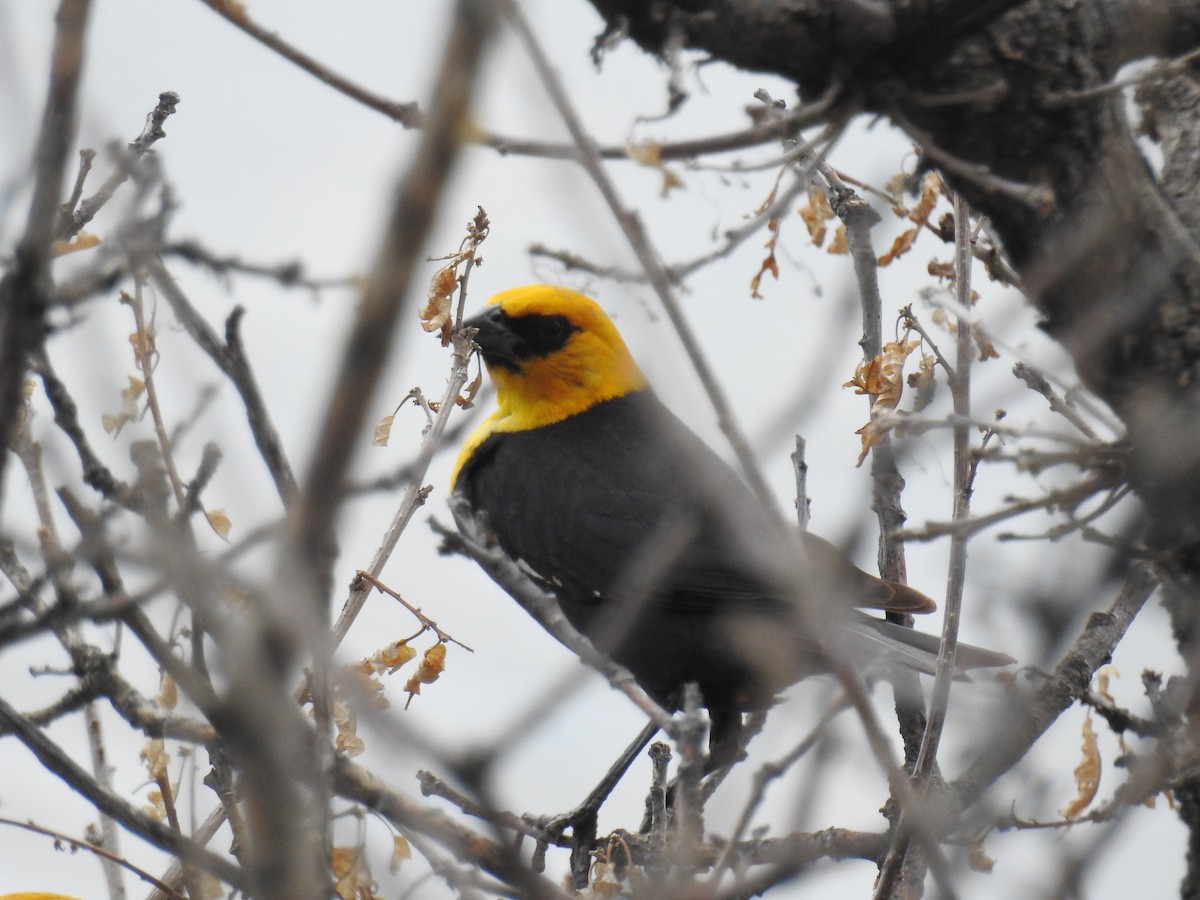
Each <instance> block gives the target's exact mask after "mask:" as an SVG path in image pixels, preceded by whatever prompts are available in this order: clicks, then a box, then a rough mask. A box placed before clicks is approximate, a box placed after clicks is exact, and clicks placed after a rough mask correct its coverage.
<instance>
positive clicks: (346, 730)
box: [333, 701, 367, 756]
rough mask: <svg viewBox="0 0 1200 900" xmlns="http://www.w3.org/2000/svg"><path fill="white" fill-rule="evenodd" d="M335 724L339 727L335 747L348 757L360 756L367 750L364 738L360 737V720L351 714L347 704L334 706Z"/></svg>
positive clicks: (339, 703) (337, 703)
mask: <svg viewBox="0 0 1200 900" xmlns="http://www.w3.org/2000/svg"><path fill="white" fill-rule="evenodd" d="M333 722H334V725H335V726H336V727H337V736H336V738H335V739H334V745H335V746H336V747H337V749H338V750H339V751H340V752H341V753H345V754H346V755H347V756H358V755H359V754H360V753H362V752H363V751H364V750H366V749H367V745H366V744H364V743H363V741H362V738H360V737H359V736H358V719H357V718H356V717H355V716H353V715H352V714H351V713H350V710H349V708H348V707H347V706H346V704H345V703H342V702H340V701H339V702H336V703H334V704H333Z"/></svg>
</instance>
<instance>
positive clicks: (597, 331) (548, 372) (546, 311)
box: [452, 284, 646, 483]
mask: <svg viewBox="0 0 1200 900" xmlns="http://www.w3.org/2000/svg"><path fill="white" fill-rule="evenodd" d="M488 307H489V308H488V309H486V310H485V311H484V312H482V313H480V314H479V315H477V316H475V317H474V318H472V319H470V320H468V321H467V322H464V323H463V324H464V325H466V326H468V327H471V328H477V329H478V333H477V334H476V336H475V343H476V344H478V345H479V348H480V351H481V353H482V355H483V361H484V364H485V365H487V369H488V374H489V375H491V376H492V381H493V382H494V383H495V385H496V399H497V402H498V407H499V408H498V409H497V410H496V411H495V412H494V413H492V415H491V416H489V417H488V418H487V419H486V420H485V421H484V422H483V423H482V424H481V425H480V427H479V428H478V429H476V431H475V432H474V433H473V434H472V435H471V436H470V437H469V438H468V439H467V443H466V445H465V446H464V447H463V449H462V453H461V454H459V458H458V462H457V463H456V464H455V467H454V475H453V478H457V477H458V472H459V470H460V469H461V468H462V466H463V464H464V463H465V462H466V461H467V459H469V458H470V456H471V454H472V453H473V452H474V451H475V449H476V448H477V447H478V446H479V445H480V444H481V443H483V441H484V440H486V438H487V437H488V436H489V435H491V434H493V433H495V432H500V431H525V430H528V429H530V428H540V427H542V426H543V425H550V424H552V423H554V422H557V421H559V420H561V419H565V418H567V416H572V415H575V414H576V413H580V412H583V411H584V410H585V409H588V408H589V407H592V406H595V405H596V404H597V403H601V402H603V401H605V400H611V399H612V398H614V397H621V396H623V395H625V394H629V393H632V392H633V391H640V390H642V389H643V388H645V387H646V378H645V376H643V375H642V373H641V371H640V370H639V369H638V367H637V363H635V362H634V361H633V357H632V356H631V355H630V353H629V348H628V347H626V346H625V341H624V340H622V339H621V334H620V332H618V331H617V328H616V326H615V325H613V323H612V321H611V320H610V319H609V318H608V316H607V315H605V313H604V310H602V309H601V308H600V306H599V304H598V303H596V301H594V300H592V299H590V298H589V297H585V296H584V295H583V294H580V293H579V292H577V291H573V290H571V289H569V288H564V287H556V286H554V285H548V284H531V285H526V286H525V287H518V288H511V289H510V290H507V291H501V292H500V293H499V294H496V295H495V296H494V297H492V298H491V300H489V301H488ZM453 478H452V483H453Z"/></svg>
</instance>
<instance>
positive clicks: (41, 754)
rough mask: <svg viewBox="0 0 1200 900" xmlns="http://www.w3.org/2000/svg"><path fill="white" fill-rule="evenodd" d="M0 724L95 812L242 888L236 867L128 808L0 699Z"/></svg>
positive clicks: (241, 877)
mask: <svg viewBox="0 0 1200 900" xmlns="http://www.w3.org/2000/svg"><path fill="white" fill-rule="evenodd" d="M0 724H3V725H4V726H5V727H7V728H8V729H9V730H10V731H11V732H12V733H13V734H14V735H15V736H16V737H17V739H18V740H20V741H21V743H23V744H24V745H25V746H26V747H27V748H29V750H30V752H31V753H33V754H34V755H35V756H36V757H37V759H38V761H39V762H40V763H41V764H42V766H43V767H44V768H45V769H46V770H47V771H49V772H52V773H54V774H55V775H57V776H58V777H59V778H61V779H62V780H63V781H64V782H65V783H66V784H67V785H69V786H70V787H71V788H72V789H73V790H75V791H76V792H78V793H79V794H82V795H83V796H84V797H85V798H87V800H88V802H89V803H91V804H92V806H93V807H95V808H96V809H97V810H98V811H100V812H102V813H104V814H105V815H109V816H112V817H113V818H114V819H116V820H117V821H118V822H120V823H121V824H122V825H123V826H124V827H125V828H127V829H129V830H130V831H131V832H133V833H134V834H136V835H138V836H139V837H141V838H143V839H145V840H147V841H149V842H150V843H152V844H154V845H155V846H157V847H161V848H163V849H164V850H166V851H167V852H168V853H171V854H174V855H175V856H178V857H179V858H180V859H183V860H185V861H187V862H189V863H191V864H193V865H195V866H197V867H199V868H201V869H204V870H205V871H207V872H210V873H211V874H213V875H215V876H217V877H218V878H220V879H221V880H222V881H224V882H226V883H228V884H230V885H232V886H233V887H235V888H239V889H244V888H245V886H246V882H245V878H244V875H243V873H242V871H241V870H240V869H239V868H238V867H237V866H235V865H233V863H231V862H230V861H229V860H228V859H226V858H225V857H223V856H218V855H217V854H215V853H212V852H210V851H208V850H205V849H204V848H203V847H200V846H198V845H197V844H195V843H194V842H193V841H191V840H189V839H187V838H182V837H180V836H179V835H178V834H176V833H175V832H174V831H172V830H171V829H170V828H168V827H167V826H166V825H163V824H162V823H161V822H158V821H156V820H154V819H152V818H150V817H149V816H147V815H146V814H145V813H143V812H141V811H140V810H137V809H135V808H134V807H133V805H132V804H130V803H129V802H127V801H126V800H124V799H122V798H121V797H118V796H117V795H115V794H114V793H112V792H111V791H109V790H108V789H106V788H104V787H103V786H102V785H100V784H98V783H97V782H96V781H95V779H93V778H92V777H91V776H90V775H88V774H87V772H85V771H84V770H83V769H82V768H80V767H79V765H78V764H77V763H76V762H75V761H74V760H72V759H71V758H70V757H69V756H67V754H66V753H64V752H63V751H62V749H61V748H60V747H59V746H58V745H57V744H56V743H54V741H52V740H50V738H48V737H47V736H46V735H45V734H44V733H43V732H42V730H41V729H40V728H38V727H37V726H35V725H34V724H33V723H31V722H30V721H29V720H28V719H27V718H25V717H24V716H23V715H21V714H20V713H19V712H17V711H16V710H15V709H13V708H12V707H11V706H10V705H9V704H8V703H7V701H5V700H4V699H3V698H0Z"/></svg>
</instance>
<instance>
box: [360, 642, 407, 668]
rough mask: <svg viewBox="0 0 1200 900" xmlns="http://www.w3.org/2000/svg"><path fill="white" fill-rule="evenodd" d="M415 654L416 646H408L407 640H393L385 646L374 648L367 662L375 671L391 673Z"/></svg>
mask: <svg viewBox="0 0 1200 900" xmlns="http://www.w3.org/2000/svg"><path fill="white" fill-rule="evenodd" d="M416 655H417V650H416V648H415V647H410V646H409V644H408V642H407V641H393V642H392V643H390V644H388V645H387V646H386V647H381V648H380V649H378V650H376V651H375V653H374V654H372V655H371V658H370V659H369V660H368V661H367V662H368V663H369V665H370V666H371V668H372V669H374V670H375V671H376V672H387V673H388V674H389V675H392V674H394V673H395V672H396V670H397V669H399V668H400V667H401V666H402V665H404V664H405V663H406V662H408V661H409V660H410V659H412V658H413V657H414V656H416Z"/></svg>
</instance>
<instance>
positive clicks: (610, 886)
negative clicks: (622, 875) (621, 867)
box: [588, 862, 625, 897]
mask: <svg viewBox="0 0 1200 900" xmlns="http://www.w3.org/2000/svg"><path fill="white" fill-rule="evenodd" d="M616 869H617V867H616V866H615V865H613V864H612V863H607V862H597V863H594V864H593V865H592V870H591V871H590V872H589V873H588V887H590V888H591V891H592V896H594V897H619V896H621V894H622V893H623V892H624V890H625V886H624V885H623V884H621V880H620V879H619V878H617V871H616Z"/></svg>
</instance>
